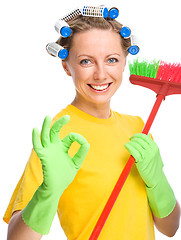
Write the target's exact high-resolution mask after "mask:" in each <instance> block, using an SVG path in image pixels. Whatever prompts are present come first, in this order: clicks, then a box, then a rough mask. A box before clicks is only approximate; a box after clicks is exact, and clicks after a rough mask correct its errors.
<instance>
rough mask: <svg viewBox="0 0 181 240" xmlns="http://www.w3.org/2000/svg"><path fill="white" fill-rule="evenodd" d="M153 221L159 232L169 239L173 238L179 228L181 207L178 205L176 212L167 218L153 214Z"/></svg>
mask: <svg viewBox="0 0 181 240" xmlns="http://www.w3.org/2000/svg"><path fill="white" fill-rule="evenodd" d="M153 219H154V223H155V226H156V228H157V229H158V231H160V232H161V233H163V234H164V235H166V236H167V237H173V236H174V235H175V233H176V232H177V230H178V228H179V222H180V206H179V203H178V202H177V203H176V206H175V208H174V210H173V211H172V212H171V213H170V215H168V216H167V217H165V218H158V217H156V216H155V215H154V214H153Z"/></svg>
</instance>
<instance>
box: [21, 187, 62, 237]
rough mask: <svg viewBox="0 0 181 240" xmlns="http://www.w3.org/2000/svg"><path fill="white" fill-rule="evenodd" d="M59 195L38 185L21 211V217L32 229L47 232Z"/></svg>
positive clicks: (42, 232) (41, 232) (43, 233)
mask: <svg viewBox="0 0 181 240" xmlns="http://www.w3.org/2000/svg"><path fill="white" fill-rule="evenodd" d="M59 198H60V194H59V195H53V194H52V193H48V192H46V191H45V190H43V189H42V186H40V187H39V188H38V189H37V191H36V192H35V194H34V195H33V197H32V199H31V200H30V202H29V203H28V204H27V206H26V207H25V208H24V209H23V211H22V219H23V221H24V222H25V224H26V225H28V226H29V227H30V228H31V229H32V230H34V231H35V232H37V233H40V234H42V235H45V234H48V233H49V231H50V227H51V224H52V222H53V219H54V216H55V214H56V211H57V207H58V203H59Z"/></svg>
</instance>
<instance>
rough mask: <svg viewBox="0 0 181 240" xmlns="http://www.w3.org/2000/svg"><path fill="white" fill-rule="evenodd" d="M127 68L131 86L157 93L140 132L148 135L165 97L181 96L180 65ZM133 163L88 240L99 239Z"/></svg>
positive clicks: (149, 64)
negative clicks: (141, 87) (134, 85)
mask: <svg viewBox="0 0 181 240" xmlns="http://www.w3.org/2000/svg"><path fill="white" fill-rule="evenodd" d="M129 68H130V74H131V75H130V78H129V80H130V82H131V83H132V84H136V85H140V86H143V87H146V88H149V89H151V90H153V91H154V92H155V93H157V98H156V102H155V104H154V106H153V109H152V111H151V113H150V116H149V118H148V120H147V122H146V124H145V126H144V128H143V131H142V133H144V134H148V132H149V130H150V128H151V125H152V123H153V121H154V119H155V116H156V114H157V112H158V109H159V107H160V105H161V103H162V101H163V100H164V99H165V97H166V96H168V95H172V94H181V64H180V63H173V64H171V63H166V62H163V61H158V62H156V61H152V62H146V61H142V62H139V61H138V59H137V60H134V61H133V63H132V64H131V63H130V64H129ZM134 163H135V159H134V158H133V156H130V158H129V160H128V162H127V163H126V165H125V167H124V169H123V171H122V173H121V175H120V177H119V179H118V181H117V183H116V185H115V187H114V189H113V191H112V193H111V195H110V197H109V199H108V201H107V203H106V205H105V207H104V209H103V211H102V213H101V216H100V217H99V219H98V221H97V223H96V225H95V228H94V230H93V232H92V234H91V236H90V238H89V240H96V239H97V238H98V237H99V235H100V232H101V231H102V228H103V226H104V224H105V222H106V220H107V218H108V216H109V214H110V212H111V209H112V207H113V205H114V203H115V201H116V199H117V197H118V195H119V193H120V191H121V189H122V187H123V185H124V182H125V181H126V179H127V177H128V175H129V172H130V171H131V168H132V166H133V164H134Z"/></svg>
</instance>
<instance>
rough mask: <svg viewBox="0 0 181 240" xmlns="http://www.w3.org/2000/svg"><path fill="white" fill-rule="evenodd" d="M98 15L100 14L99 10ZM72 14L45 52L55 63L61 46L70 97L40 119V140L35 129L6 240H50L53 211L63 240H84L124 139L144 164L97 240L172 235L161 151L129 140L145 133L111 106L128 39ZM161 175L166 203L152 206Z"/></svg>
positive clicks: (112, 25)
mask: <svg viewBox="0 0 181 240" xmlns="http://www.w3.org/2000/svg"><path fill="white" fill-rule="evenodd" d="M91 9H94V10H95V9H96V8H95V7H93V8H91ZM98 9H99V11H100V13H102V12H101V10H102V7H99V8H98ZM112 9H113V10H114V11H113V12H114V13H117V9H116V8H111V9H110V10H109V11H108V9H106V10H107V11H106V16H108V14H109V13H110V11H111V12H112ZM93 12H95V11H93ZM74 14H75V12H73V13H71V14H70V15H71V16H72V18H71V20H68V21H67V23H66V27H67V28H68V37H65V35H66V34H65V35H64V37H60V38H59V40H58V41H57V43H53V44H50V45H48V46H47V50H48V52H49V53H50V54H51V55H53V56H57V55H58V54H57V53H58V52H59V51H60V49H61V48H62V47H63V48H64V50H66V51H65V52H66V54H65V55H64V56H63V57H62V56H61V57H62V58H61V59H64V60H62V66H63V69H64V70H65V72H66V73H67V75H68V76H70V77H71V78H72V80H73V83H74V85H75V89H76V94H75V96H73V101H72V103H71V104H68V105H67V107H66V108H65V109H63V110H61V111H60V112H59V113H58V114H57V115H56V116H55V117H54V119H53V120H52V121H51V118H50V117H48V116H47V117H46V118H45V120H44V123H43V126H42V131H41V138H40V137H39V132H38V130H37V129H33V137H32V140H33V150H32V153H31V155H30V158H29V160H28V162H27V165H26V168H25V170H24V172H23V174H22V176H21V178H20V180H19V182H18V184H17V187H16V189H15V191H14V193H13V195H12V198H11V200H10V203H9V206H8V208H7V210H6V213H5V215H4V221H5V222H7V223H9V227H8V240H16V239H18V240H21V239H23V240H24V239H27V240H29V239H31V240H38V239H41V237H42V235H45V234H48V233H49V230H50V227H51V224H52V221H53V218H54V216H55V213H56V211H57V213H58V217H59V220H60V223H61V226H62V228H63V230H64V232H65V234H66V237H67V239H69V240H73V239H77V240H85V239H86V240H87V239H89V238H90V236H91V233H92V231H93V229H94V227H95V225H96V222H97V219H98V218H99V216H100V214H101V212H102V210H103V208H104V206H105V204H106V202H107V199H108V198H109V196H110V193H111V192H112V190H113V188H114V186H115V183H116V181H117V179H118V177H119V176H120V173H121V172H122V170H123V168H124V166H125V163H126V162H127V159H128V158H129V156H130V153H129V152H128V151H127V150H126V148H125V144H126V143H128V141H129V139H130V138H131V140H132V142H133V143H132V145H131V146H132V148H133V149H134V150H137V149H141V153H142V151H143V152H144V156H145V158H144V160H142V159H141V167H140V163H139V162H138V164H137V165H136V164H135V165H134V166H133V168H132V171H131V173H130V175H129V178H128V179H127V182H126V184H125V187H124V189H123V191H122V192H121V195H120V196H119V197H118V198H117V200H116V203H115V205H114V208H113V210H112V212H111V214H110V216H109V218H108V220H107V222H106V224H105V226H104V228H103V231H102V232H101V235H100V239H103V240H110V239H111V240H116V239H122V240H128V239H134V240H140V239H144V240H154V239H155V234H154V223H155V225H156V226H157V227H158V229H159V231H160V232H162V233H163V234H165V235H167V236H173V235H174V234H175V232H176V231H177V229H178V226H179V217H180V208H179V204H178V203H177V202H176V198H175V196H174V193H173V191H172V190H171V187H170V186H169V183H168V181H166V177H165V175H164V172H163V169H162V167H163V163H162V159H161V156H160V154H159V149H158V147H157V145H156V143H155V142H154V141H153V140H152V139H151V138H150V136H146V135H144V134H139V135H137V137H132V136H133V135H135V133H141V131H142V129H143V126H144V123H143V121H142V119H141V118H140V117H138V116H131V115H127V114H120V113H117V112H115V111H113V110H112V109H111V107H110V103H111V98H112V96H113V95H114V94H115V92H116V91H117V90H118V88H119V87H120V85H121V82H122V75H123V72H124V68H125V65H126V56H127V55H128V50H129V49H130V46H131V40H130V37H125V35H124V36H122V35H121V30H122V29H123V28H122V25H121V24H120V23H118V22H117V21H116V20H114V19H110V17H107V18H104V17H105V14H103V15H104V16H102V15H101V14H100V17H95V16H92V17H83V16H82V15H81V11H76V14H78V15H79V16H77V15H76V16H75V15H74ZM114 15H115V14H113V16H114ZM111 16H112V14H111ZM60 22H61V21H59V22H58V25H57V26H58V29H59V28H60ZM69 28H70V29H69ZM64 30H65V29H64ZM70 33H71V35H70V36H69V34H70ZM67 52H68V56H67ZM133 53H135V52H134V51H133ZM65 56H66V57H65ZM59 57H60V56H59ZM67 115H68V116H67ZM138 136H139V137H138ZM135 138H136V141H135ZM137 138H139V139H137ZM148 143H149V144H148ZM89 147H90V149H89ZM133 152H134V151H133ZM150 152H151V153H152V154H151V157H150ZM147 166H151V167H149V169H148V167H147ZM152 166H153V167H152ZM138 170H139V171H138ZM158 173H159V174H158ZM160 173H161V174H160ZM160 175H161V176H162V179H164V189H166V190H167V189H170V193H171V195H169V196H171V197H169V199H166V200H168V201H162V200H163V197H164V196H165V195H164V196H162V195H159V201H157V200H156V199H155V200H154V204H153V203H152V202H149V201H148V198H147V191H146V188H148V186H147V179H149V184H150V186H151V187H150V188H149V191H150V192H152V189H154V187H157V189H159V187H158V186H159V184H155V183H158V182H159V181H160V178H159V177H160ZM145 179H146V180H145ZM155 185H156V186H155ZM158 192H159V190H158ZM160 201H161V202H164V203H165V202H167V204H165V205H164V206H161V207H162V209H161V210H164V218H163V219H162V218H160V216H156V215H154V214H153V212H159V210H160V209H158V208H159V206H160V205H159V204H157V203H158V202H160ZM152 206H154V207H155V209H156V211H153V210H155V209H153V207H152ZM95 239H97V238H95Z"/></svg>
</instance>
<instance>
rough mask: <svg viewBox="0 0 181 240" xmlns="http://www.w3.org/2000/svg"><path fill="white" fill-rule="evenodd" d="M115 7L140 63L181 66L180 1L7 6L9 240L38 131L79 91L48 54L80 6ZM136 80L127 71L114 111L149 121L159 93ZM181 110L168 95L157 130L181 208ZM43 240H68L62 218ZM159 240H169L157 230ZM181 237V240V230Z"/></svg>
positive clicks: (177, 99)
mask: <svg viewBox="0 0 181 240" xmlns="http://www.w3.org/2000/svg"><path fill="white" fill-rule="evenodd" d="M109 3H111V6H117V7H118V8H119V10H120V16H119V21H120V22H122V23H123V24H125V25H128V26H130V28H131V29H132V32H133V33H134V34H136V35H137V37H138V38H139V40H140V48H141V51H140V54H139V55H140V57H144V58H149V59H152V58H156V59H162V60H167V61H176V62H180V61H181V44H180V39H181V30H180V22H181V17H180V1H179V0H172V1H165V0H152V1H145V0H137V1H135V0H130V1H120V0H119V1H118V0H117V1H116V0H112V1H109V0H105V1H100V0H89V1H78V0H74V1H71V0H66V1H61V0H59V1H58V0H51V1H50V0H38V1H36V0H31V1H23V0H16V1H12V0H10V1H4V3H3V4H2V3H1V6H0V58H1V65H0V83H1V88H0V91H1V93H0V106H1V108H0V109H1V112H0V114H1V117H0V121H1V122H0V127H1V132H0V134H1V137H0V141H1V143H0V149H1V150H0V156H1V157H0V163H1V165H0V188H1V197H0V217H1V219H0V239H6V231H7V224H5V223H4V222H3V221H2V217H3V214H4V211H5V209H6V207H7V204H8V202H9V199H10V197H11V194H12V192H13V190H14V188H15V186H16V184H17V182H18V180H19V178H20V176H21V174H22V171H23V169H24V166H25V164H26V162H27V160H28V157H29V154H30V151H31V148H32V142H31V131H32V128H33V127H35V126H36V127H38V128H39V129H41V125H42V122H43V119H44V117H45V116H46V115H50V116H51V117H53V116H54V115H55V114H57V113H58V112H59V111H60V110H61V109H62V108H64V107H65V106H66V105H67V104H69V103H70V102H71V101H72V100H73V96H74V93H75V92H74V86H73V83H72V81H71V78H68V77H67V76H66V75H65V73H64V71H63V69H62V68H61V62H60V60H59V59H56V58H53V57H51V56H49V55H48V54H47V53H46V50H45V46H46V44H47V43H48V42H51V41H56V40H57V38H58V37H59V36H58V34H57V33H56V32H55V30H54V24H55V22H56V21H57V20H58V19H59V18H61V17H62V16H63V15H64V14H66V13H68V12H70V11H72V10H73V9H74V8H76V7H78V6H79V5H80V4H85V5H95V6H97V5H99V4H105V5H106V4H109ZM108 6H110V5H108ZM128 59H129V60H131V59H133V57H132V56H129V58H128ZM128 79H129V71H128V67H127V69H126V70H125V74H124V81H123V84H122V86H121V88H120V89H119V90H118V92H117V93H116V95H115V96H114V98H113V99H112V109H113V110H116V111H118V112H122V113H128V114H133V115H140V116H141V117H142V118H143V120H144V121H146V119H147V117H148V115H149V113H150V111H151V109H152V106H153V103H154V101H155V93H154V92H152V91H151V90H148V89H145V88H142V87H139V86H134V85H131V84H130V83H129V80H128ZM180 105H181V96H180V95H173V96H169V97H167V98H166V101H164V102H163V104H162V106H161V108H160V110H159V113H158V115H157V118H156V120H155V122H154V125H153V126H152V129H151V132H152V134H153V136H154V138H155V141H156V142H157V144H158V145H159V148H160V151H161V154H162V158H163V161H164V165H165V167H164V170H165V173H166V175H167V178H168V179H169V182H170V184H171V186H172V187H173V189H174V192H175V195H176V197H177V199H178V201H179V202H180V203H181V191H180V182H181V174H180V171H181V165H180V161H181V155H180V149H181V147H180V146H181V142H180V135H181V124H180V123H181V108H180ZM133 201H134V199H133ZM120 227H121V226H120ZM43 239H55V240H56V239H61V240H64V239H66V237H65V235H64V233H63V231H62V230H61V228H60V227H59V222H58V218H57V217H56V218H55V219H54V222H53V225H52V228H51V231H50V234H49V235H48V236H45V237H43ZM156 239H158V240H166V239H168V238H167V237H165V236H163V235H162V234H160V233H158V232H157V231H156ZM173 239H175V240H180V239H181V229H179V230H178V232H177V234H176V235H175V236H174V238H173ZM140 240H142V239H140Z"/></svg>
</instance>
